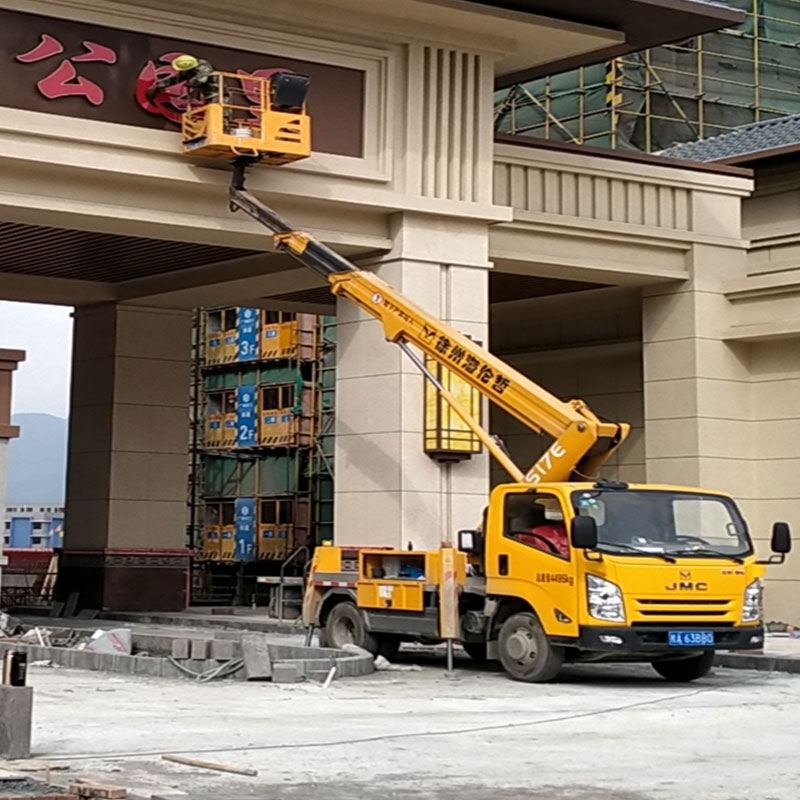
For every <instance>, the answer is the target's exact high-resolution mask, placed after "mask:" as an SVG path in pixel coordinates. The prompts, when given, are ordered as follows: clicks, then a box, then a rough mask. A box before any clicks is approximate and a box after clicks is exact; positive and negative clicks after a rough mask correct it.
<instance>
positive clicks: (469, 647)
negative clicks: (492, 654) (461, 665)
mask: <svg viewBox="0 0 800 800" xmlns="http://www.w3.org/2000/svg"><path fill="white" fill-rule="evenodd" d="M461 646H462V647H463V648H464V652H465V653H466V654H467V655H468V656H469V657H470V658H471V659H472V660H473V661H477V662H479V663H480V662H481V661H486V658H487V655H486V650H487V648H486V642H461Z"/></svg>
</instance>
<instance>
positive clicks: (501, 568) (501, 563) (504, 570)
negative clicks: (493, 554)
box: [497, 553, 508, 575]
mask: <svg viewBox="0 0 800 800" xmlns="http://www.w3.org/2000/svg"><path fill="white" fill-rule="evenodd" d="M497 571H498V573H499V574H500V575H508V556H507V555H506V554H505V553H504V554H503V555H500V556H497Z"/></svg>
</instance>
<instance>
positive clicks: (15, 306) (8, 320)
mask: <svg viewBox="0 0 800 800" xmlns="http://www.w3.org/2000/svg"><path fill="white" fill-rule="evenodd" d="M71 312H72V309H71V308H69V307H67V306H44V305H39V304H35V303H9V302H6V301H0V348H4V347H5V348H15V349H19V350H25V351H26V352H27V355H26V358H25V361H23V362H22V363H21V364H20V365H19V369H18V370H17V371H16V372H15V373H14V389H13V391H14V396H13V404H14V405H13V413H14V414H30V413H40V414H54V415H55V416H57V417H66V416H67V409H68V406H69V373H70V358H71V353H72V318H71V317H70V313H71Z"/></svg>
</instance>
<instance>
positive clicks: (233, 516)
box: [189, 307, 336, 606]
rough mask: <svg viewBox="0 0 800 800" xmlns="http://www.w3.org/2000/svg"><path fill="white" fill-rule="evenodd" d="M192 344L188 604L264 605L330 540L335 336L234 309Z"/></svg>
mask: <svg viewBox="0 0 800 800" xmlns="http://www.w3.org/2000/svg"><path fill="white" fill-rule="evenodd" d="M194 332H195V342H194V344H195V358H194V359H193V373H192V374H193V378H192V412H193V413H192V419H193V423H194V424H193V426H192V434H191V435H192V442H191V447H190V453H191V465H190V480H189V508H190V514H189V539H190V541H189V545H190V547H191V549H192V550H193V552H194V556H193V570H192V576H193V578H192V602H193V603H195V604H198V603H237V604H248V605H250V604H253V605H255V604H262V603H267V602H269V601H270V599H271V596H272V592H271V589H272V588H273V587H276V586H279V587H281V595H282V594H283V592H282V589H283V585H284V584H285V583H287V582H288V583H292V581H291V580H288V579H290V578H291V577H292V576H294V577H295V578H296V577H297V576H298V575H302V571H303V568H304V566H305V564H306V563H307V561H308V557H309V554H310V552H311V550H312V549H313V547H314V545H315V544H317V543H318V542H320V541H322V540H324V539H331V538H332V526H333V439H332V437H333V411H334V383H335V374H334V369H335V363H334V361H335V352H336V351H335V325H334V323H333V319H332V318H329V317H319V316H315V315H313V314H293V313H288V312H276V311H266V310H261V309H257V308H243V307H228V308H214V309H203V310H201V311H198V312H197V313H196V318H195V328H194ZM282 579H283V580H282ZM294 582H295V583H296V580H295V581H294ZM281 600H283V598H281ZM281 605H282V606H283V602H281Z"/></svg>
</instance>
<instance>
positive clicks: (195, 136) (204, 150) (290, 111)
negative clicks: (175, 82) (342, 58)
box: [181, 72, 311, 165]
mask: <svg viewBox="0 0 800 800" xmlns="http://www.w3.org/2000/svg"><path fill="white" fill-rule="evenodd" d="M212 80H215V81H216V89H215V90H214V91H212V92H211V93H210V98H211V100H210V101H209V102H206V104H205V105H202V106H197V107H193V108H190V109H189V110H187V111H186V112H185V113H184V114H183V121H182V125H181V134H182V139H183V152H184V153H186V154H187V155H194V156H203V157H205V158H224V159H228V160H230V159H231V158H236V157H238V156H247V157H251V158H254V159H258V160H260V161H262V162H263V163H265V164H273V165H279V164H289V163H291V162H292V161H297V160H299V159H301V158H307V157H308V156H310V155H311V120H310V118H309V116H308V114H307V113H306V107H305V91H298V89H297V84H298V83H299V82H300V81H302V80H305V81H306V87H307V80H308V79H307V78H306V76H304V75H295V74H294V73H290V72H277V73H275V74H273V75H271V76H270V77H268V78H261V77H258V76H255V75H247V74H234V73H232V72H215V73H214V74H213V76H212ZM293 83H294V84H295V85H294V86H293V85H292V84H293ZM303 88H305V87H303ZM300 97H302V100H300V101H299V102H298V103H297V105H295V101H296V100H298V99H299V98H300Z"/></svg>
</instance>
